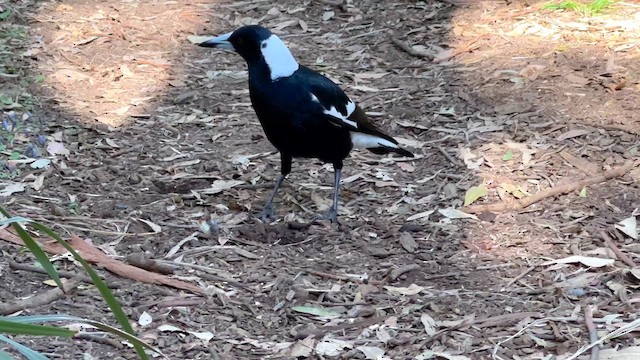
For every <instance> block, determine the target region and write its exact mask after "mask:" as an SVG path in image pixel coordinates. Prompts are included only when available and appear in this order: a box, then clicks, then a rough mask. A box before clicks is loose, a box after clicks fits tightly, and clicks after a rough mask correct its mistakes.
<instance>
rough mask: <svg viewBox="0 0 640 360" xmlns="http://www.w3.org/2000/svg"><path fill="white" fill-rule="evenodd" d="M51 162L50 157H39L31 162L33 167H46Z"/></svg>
mask: <svg viewBox="0 0 640 360" xmlns="http://www.w3.org/2000/svg"><path fill="white" fill-rule="evenodd" d="M50 164H51V160H49V159H38V160H36V161H34V162H32V163H31V165H30V166H31V168H33V169H46V168H48V167H49V165H50Z"/></svg>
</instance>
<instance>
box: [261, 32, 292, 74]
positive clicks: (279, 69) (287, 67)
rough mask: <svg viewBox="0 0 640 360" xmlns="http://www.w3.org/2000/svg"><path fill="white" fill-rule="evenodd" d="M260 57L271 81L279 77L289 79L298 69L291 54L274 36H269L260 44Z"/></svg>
mask: <svg viewBox="0 0 640 360" xmlns="http://www.w3.org/2000/svg"><path fill="white" fill-rule="evenodd" d="M260 51H261V52H262V57H263V58H264V61H265V62H266V63H267V66H268V67H269V71H270V72H271V74H270V75H271V81H276V80H278V79H280V78H281V77H289V76H291V75H293V73H294V72H296V71H297V70H298V69H299V68H300V64H298V62H297V61H296V59H295V58H294V57H293V55H292V54H291V51H289V49H288V48H287V45H285V44H284V43H283V42H282V40H280V38H279V37H277V36H276V35H271V36H270V37H269V38H268V39H267V40H263V41H262V43H260Z"/></svg>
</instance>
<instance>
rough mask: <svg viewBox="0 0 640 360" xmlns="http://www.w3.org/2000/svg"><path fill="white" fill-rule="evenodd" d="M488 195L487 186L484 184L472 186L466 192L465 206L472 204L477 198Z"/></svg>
mask: <svg viewBox="0 0 640 360" xmlns="http://www.w3.org/2000/svg"><path fill="white" fill-rule="evenodd" d="M487 195H488V192H487V188H485V187H484V186H472V187H470V188H469V189H468V190H467V192H466V193H465V194H464V206H468V205H471V204H473V203H474V202H475V201H476V200H478V199H480V198H481V197H483V196H487Z"/></svg>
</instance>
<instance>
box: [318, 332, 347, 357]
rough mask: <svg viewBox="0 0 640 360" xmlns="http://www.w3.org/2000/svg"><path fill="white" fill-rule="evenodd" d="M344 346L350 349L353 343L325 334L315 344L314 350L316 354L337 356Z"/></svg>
mask: <svg viewBox="0 0 640 360" xmlns="http://www.w3.org/2000/svg"><path fill="white" fill-rule="evenodd" d="M345 348H347V349H351V348H353V345H352V344H351V343H350V342H348V341H344V340H339V339H334V338H331V337H329V336H325V337H324V338H323V339H322V341H320V342H318V344H316V349H315V350H316V353H317V354H318V355H326V356H338V355H340V351H342V349H345Z"/></svg>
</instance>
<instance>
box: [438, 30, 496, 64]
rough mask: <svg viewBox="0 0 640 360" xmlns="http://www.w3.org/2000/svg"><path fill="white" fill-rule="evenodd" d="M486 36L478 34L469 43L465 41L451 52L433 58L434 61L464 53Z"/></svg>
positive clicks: (444, 59) (441, 60)
mask: <svg viewBox="0 0 640 360" xmlns="http://www.w3.org/2000/svg"><path fill="white" fill-rule="evenodd" d="M484 36H485V35H478V36H477V37H476V38H475V39H473V40H471V41H469V42H467V43H465V44H463V45H460V46H458V47H456V48H455V50H453V51H451V53H449V54H448V55H446V56H443V57H438V58H435V59H433V62H435V63H439V62H443V61H446V60H449V59H451V58H454V57H456V56H458V55H460V54H462V53H463V52H467V51H469V50H471V46H473V44H475V43H476V42H477V41H478V40H480V39H481V38H483V37H484Z"/></svg>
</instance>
